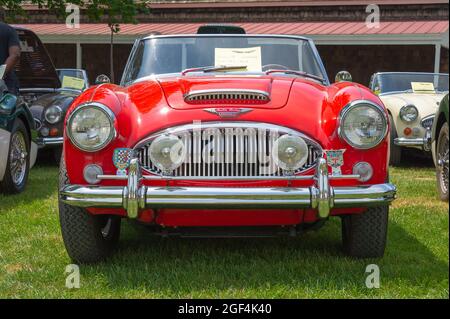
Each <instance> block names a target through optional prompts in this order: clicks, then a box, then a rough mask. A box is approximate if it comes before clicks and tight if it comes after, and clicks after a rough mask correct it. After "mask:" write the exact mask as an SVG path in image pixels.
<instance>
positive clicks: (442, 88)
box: [373, 73, 448, 93]
mask: <svg viewBox="0 0 450 319" xmlns="http://www.w3.org/2000/svg"><path fill="white" fill-rule="evenodd" d="M375 82H376V83H374V88H373V89H374V91H376V92H377V93H389V92H411V93H412V92H422V93H438V92H448V74H437V73H435V74H433V73H381V74H379V75H378V79H376V80H375Z"/></svg>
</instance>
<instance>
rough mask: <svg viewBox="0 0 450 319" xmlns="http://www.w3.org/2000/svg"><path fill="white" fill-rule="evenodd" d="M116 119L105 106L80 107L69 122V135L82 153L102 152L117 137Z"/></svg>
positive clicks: (85, 105) (87, 105)
mask: <svg viewBox="0 0 450 319" xmlns="http://www.w3.org/2000/svg"><path fill="white" fill-rule="evenodd" d="M114 119H115V117H114V114H113V113H112V112H111V110H110V109H109V108H107V107H106V106H104V105H103V104H100V103H88V104H83V105H80V106H78V107H77V108H76V109H75V111H73V112H72V114H70V116H69V119H68V120H67V135H68V137H69V139H70V140H71V142H72V143H73V144H74V145H75V146H76V147H78V148H79V149H81V150H82V151H86V152H95V151H98V150H101V149H103V148H105V147H106V146H107V145H108V144H109V143H110V142H111V141H112V140H113V139H114V137H115V136H116V131H115V129H114Z"/></svg>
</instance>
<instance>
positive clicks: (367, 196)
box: [60, 158, 396, 218]
mask: <svg viewBox="0 0 450 319" xmlns="http://www.w3.org/2000/svg"><path fill="white" fill-rule="evenodd" d="M350 177H352V176H350ZM124 178H126V179H127V186H124V187H121V186H84V185H67V186H65V187H63V188H62V189H61V190H60V197H61V200H62V201H63V202H64V203H66V204H68V205H71V206H78V207H84V208H94V207H95V208H115V209H117V208H124V209H125V210H126V212H127V216H128V217H129V218H137V217H138V216H139V212H140V211H142V210H144V209H159V208H185V209H212V208H217V209H245V208H277V209H280V208H290V209H292V208H297V209H316V210H317V214H318V217H319V218H327V217H328V216H329V215H330V211H331V209H332V208H344V207H370V206H382V205H388V204H389V203H390V202H392V201H393V200H394V199H395V197H396V187H395V186H394V185H392V184H389V183H386V184H377V185H370V186H358V187H332V186H330V183H329V181H330V179H331V178H339V177H331V176H329V175H328V166H327V163H326V160H325V159H324V158H319V159H318V165H317V168H316V172H315V175H314V176H311V178H312V179H313V180H314V185H313V186H311V187H274V188H267V187H266V188H264V187H248V188H226V187H150V186H145V185H142V181H143V180H144V179H146V178H145V177H143V176H142V174H141V167H140V164H139V161H138V160H137V159H132V160H131V164H130V167H129V171H128V176H127V177H124ZM342 178H345V175H344V176H342ZM352 178H355V177H354V176H353V177H352ZM219 179H220V177H219ZM288 179H289V176H286V180H288Z"/></svg>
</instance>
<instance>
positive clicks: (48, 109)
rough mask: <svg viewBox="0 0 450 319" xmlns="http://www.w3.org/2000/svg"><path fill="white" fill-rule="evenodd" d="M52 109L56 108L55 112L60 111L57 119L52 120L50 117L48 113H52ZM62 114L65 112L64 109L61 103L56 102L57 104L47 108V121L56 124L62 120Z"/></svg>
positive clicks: (45, 112) (45, 115)
mask: <svg viewBox="0 0 450 319" xmlns="http://www.w3.org/2000/svg"><path fill="white" fill-rule="evenodd" d="M51 110H55V112H56V113H58V115H57V117H56V119H55V120H50V119H49V118H48V113H50V111H51ZM62 114H63V111H62V109H61V107H60V106H59V105H57V104H55V105H52V106H50V107H49V108H47V109H46V110H45V111H44V118H45V121H46V122H47V123H49V124H56V123H58V122H60V121H61V120H62Z"/></svg>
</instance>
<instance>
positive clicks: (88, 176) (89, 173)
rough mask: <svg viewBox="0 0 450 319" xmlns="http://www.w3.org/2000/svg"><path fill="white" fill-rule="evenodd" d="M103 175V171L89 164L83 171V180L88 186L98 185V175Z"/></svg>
mask: <svg viewBox="0 0 450 319" xmlns="http://www.w3.org/2000/svg"><path fill="white" fill-rule="evenodd" d="M102 174H103V169H102V168H101V167H100V166H98V165H96V164H90V165H87V166H86V167H85V168H84V170H83V176H84V180H85V181H86V182H88V183H89V184H98V183H100V179H98V175H102Z"/></svg>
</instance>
